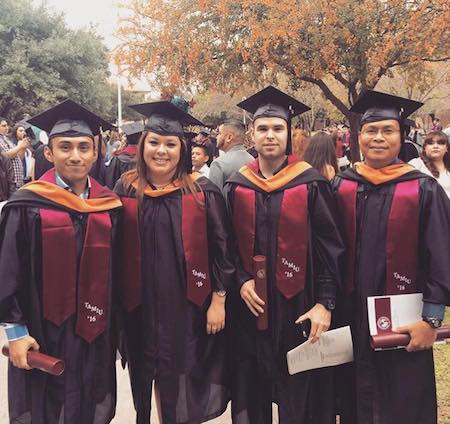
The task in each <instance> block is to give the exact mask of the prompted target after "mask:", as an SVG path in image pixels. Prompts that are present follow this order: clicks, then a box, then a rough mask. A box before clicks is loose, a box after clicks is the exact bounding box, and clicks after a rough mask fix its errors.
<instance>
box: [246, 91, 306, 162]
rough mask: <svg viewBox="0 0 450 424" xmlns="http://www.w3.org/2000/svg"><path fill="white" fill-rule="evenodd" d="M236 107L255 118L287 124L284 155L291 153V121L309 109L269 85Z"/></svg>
mask: <svg viewBox="0 0 450 424" xmlns="http://www.w3.org/2000/svg"><path fill="white" fill-rule="evenodd" d="M238 107H240V108H241V109H244V110H246V111H247V112H250V113H252V114H253V120H255V119H257V118H262V117H266V118H281V119H284V120H285V121H286V122H287V123H288V143H287V146H286V154H290V153H291V151H292V146H291V120H292V118H293V117H295V116H297V115H301V114H302V113H304V112H307V111H308V110H310V109H311V108H310V107H308V106H306V105H305V104H303V103H301V102H299V101H298V100H296V99H294V98H293V97H291V96H289V95H288V94H286V93H283V92H282V91H280V90H278V89H276V88H275V87H273V86H271V85H269V86H268V87H266V88H264V89H262V90H261V91H259V92H258V93H256V94H253V96H251V97H249V98H248V99H245V100H244V101H242V102H240V103H239V104H238Z"/></svg>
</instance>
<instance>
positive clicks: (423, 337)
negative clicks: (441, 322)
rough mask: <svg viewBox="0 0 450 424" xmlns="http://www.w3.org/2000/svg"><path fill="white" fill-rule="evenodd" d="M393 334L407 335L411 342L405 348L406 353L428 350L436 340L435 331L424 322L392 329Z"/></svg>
mask: <svg viewBox="0 0 450 424" xmlns="http://www.w3.org/2000/svg"><path fill="white" fill-rule="evenodd" d="M393 331H394V333H408V334H409V335H410V337H411V340H410V342H409V344H408V346H406V348H405V349H406V351H407V352H415V351H418V350H426V349H430V348H431V347H432V346H433V343H434V342H435V341H436V338H437V331H436V329H435V328H431V326H430V324H428V323H426V322H425V321H417V322H414V323H412V324H409V325H404V326H403V327H398V328H395V329H393Z"/></svg>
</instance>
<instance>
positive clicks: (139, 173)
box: [121, 131, 204, 207]
mask: <svg viewBox="0 0 450 424" xmlns="http://www.w3.org/2000/svg"><path fill="white" fill-rule="evenodd" d="M148 133H149V131H144V132H143V133H142V135H141V138H140V139H139V143H138V149H137V150H138V154H137V157H136V168H134V169H131V170H130V171H127V172H125V173H124V174H123V175H122V177H121V181H122V184H123V185H124V187H125V189H126V190H128V189H129V188H130V187H131V185H132V184H133V183H134V182H135V181H137V190H136V197H137V199H138V204H139V206H141V205H142V202H143V199H144V190H145V188H146V187H147V186H148V185H149V183H150V181H148V178H147V164H146V163H145V160H144V145H145V139H146V137H147V134H148ZM180 142H181V151H180V160H179V162H178V164H177V167H176V170H175V174H174V176H173V179H172V181H175V180H177V179H178V180H180V181H181V184H182V190H183V192H184V193H186V194H193V195H194V198H195V200H196V202H197V204H198V205H199V206H202V207H203V206H204V203H203V202H202V201H201V199H200V198H199V197H198V192H199V191H201V188H200V186H199V185H198V184H197V183H195V182H194V181H192V179H191V177H190V176H189V174H190V171H191V170H190V169H189V163H190V154H191V153H190V151H189V150H190V149H188V146H187V142H186V141H185V140H184V139H182V138H180Z"/></svg>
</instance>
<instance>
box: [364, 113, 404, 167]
mask: <svg viewBox="0 0 450 424" xmlns="http://www.w3.org/2000/svg"><path fill="white" fill-rule="evenodd" d="M358 140H359V147H360V149H361V153H362V154H363V155H364V159H365V162H366V163H367V165H369V166H370V167H372V168H383V167H385V166H387V165H390V164H391V163H392V162H393V161H394V160H395V158H396V157H397V156H398V154H399V152H400V147H401V136H400V124H399V123H398V122H397V121H396V120H395V119H386V120H384V121H379V122H369V123H367V124H364V125H363V127H362V128H361V131H360V133H359V137H358Z"/></svg>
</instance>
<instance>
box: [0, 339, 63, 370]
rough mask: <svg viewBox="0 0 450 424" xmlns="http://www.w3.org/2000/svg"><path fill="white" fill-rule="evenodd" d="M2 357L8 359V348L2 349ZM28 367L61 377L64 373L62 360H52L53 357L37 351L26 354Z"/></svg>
mask: <svg viewBox="0 0 450 424" xmlns="http://www.w3.org/2000/svg"><path fill="white" fill-rule="evenodd" d="M2 353H3V355H5V356H7V357H9V347H8V346H7V345H5V346H3V348H2ZM27 361H28V365H29V366H30V367H31V368H36V369H38V370H41V371H44V372H46V373H48V374H51V375H56V376H58V375H61V374H62V373H63V372H64V366H65V365H64V361H63V360H62V359H58V358H54V357H53V356H49V355H45V354H44V353H40V352H38V351H37V350H29V351H28V353H27Z"/></svg>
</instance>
